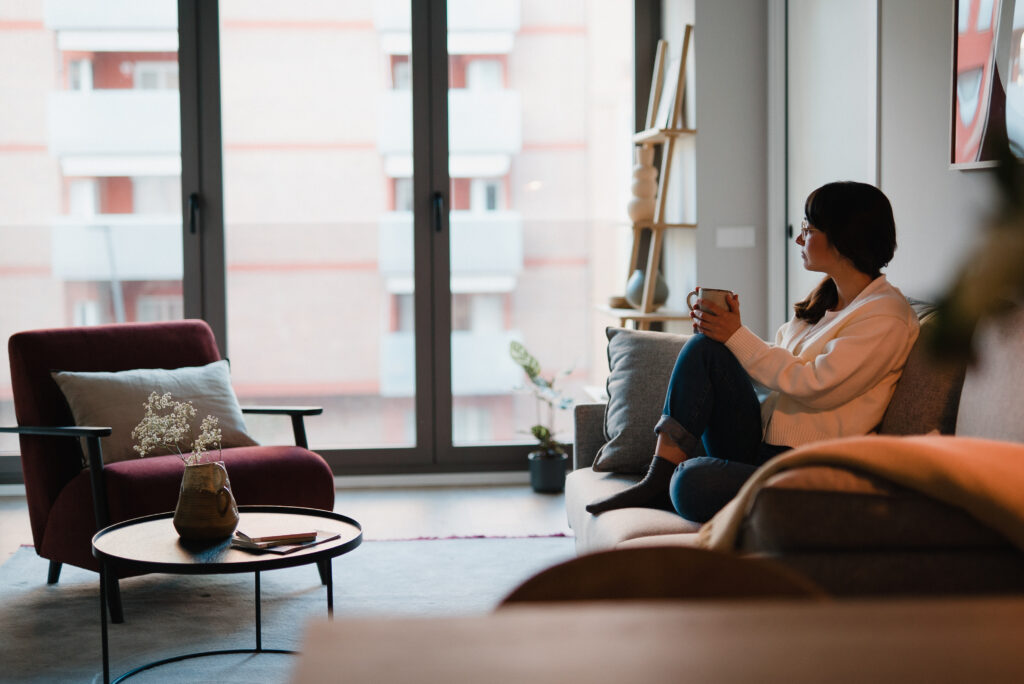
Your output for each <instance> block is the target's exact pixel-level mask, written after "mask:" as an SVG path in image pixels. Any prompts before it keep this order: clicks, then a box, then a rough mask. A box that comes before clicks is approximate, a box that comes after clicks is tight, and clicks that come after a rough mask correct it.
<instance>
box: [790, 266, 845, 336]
mask: <svg viewBox="0 0 1024 684" xmlns="http://www.w3.org/2000/svg"><path fill="white" fill-rule="evenodd" d="M838 303H839V290H837V289H836V283H835V281H834V280H832V278H825V279H824V280H822V281H821V282H820V283H818V287H816V288H814V289H813V290H812V291H811V294H809V295H807V299H805V300H803V301H802V302H797V303H796V304H794V305H793V310H794V311H795V312H796V317H797V318H799V319H800V320H802V321H807V322H808V323H810V324H811V325H814V324H815V323H817V322H818V321H820V320H821V318H822V316H824V315H825V312H826V311H828V310H829V309H832V308H833V307H835V306H836V305H837V304H838Z"/></svg>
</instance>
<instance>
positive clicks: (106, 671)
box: [100, 561, 110, 684]
mask: <svg viewBox="0 0 1024 684" xmlns="http://www.w3.org/2000/svg"><path fill="white" fill-rule="evenodd" d="M100 640H101V641H102V642H103V684H110V651H109V650H108V649H109V647H108V646H107V570H106V566H105V565H104V563H103V561H100Z"/></svg>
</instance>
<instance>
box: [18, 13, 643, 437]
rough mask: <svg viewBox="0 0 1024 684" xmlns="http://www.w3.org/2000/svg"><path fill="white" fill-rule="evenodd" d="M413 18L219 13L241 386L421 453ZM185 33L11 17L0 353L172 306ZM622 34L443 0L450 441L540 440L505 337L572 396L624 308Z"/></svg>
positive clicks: (583, 20)
mask: <svg viewBox="0 0 1024 684" xmlns="http://www.w3.org/2000/svg"><path fill="white" fill-rule="evenodd" d="M409 13H410V12H409V3H408V0H405V1H404V2H403V1H401V0H388V1H386V2H370V1H363V2H355V1H352V2H338V3H320V2H298V3H270V4H267V3H252V2H242V1H240V0H235V1H233V2H221V3H220V21H221V27H220V29H221V33H220V49H221V56H220V63H221V93H222V96H221V98H222V101H221V108H222V136H223V145H224V149H223V168H224V175H223V184H224V197H225V231H226V235H225V237H226V245H227V247H226V249H227V301H228V327H229V339H230V341H231V348H230V350H229V355H230V360H231V363H232V377H233V382H234V385H235V388H236V391H237V393H238V394H239V397H240V399H241V400H242V401H243V402H249V403H260V402H263V403H279V402H287V403H315V404H319V405H323V406H324V407H325V414H324V416H323V417H322V418H319V419H317V420H316V421H312V422H311V423H310V425H309V429H310V439H311V444H312V446H313V447H314V448H318V447H319V448H345V447H372V446H403V445H409V444H411V443H412V442H413V441H414V440H415V429H414V428H415V415H414V402H413V396H414V392H415V387H414V384H413V378H414V375H413V371H414V365H413V351H414V344H415V340H414V338H413V325H414V319H413V313H412V311H413V307H412V297H413V291H412V282H413V278H412V276H413V274H412V214H411V211H410V209H411V196H412V187H413V183H414V182H415V179H414V178H413V177H412V157H411V152H412V100H411V89H410V79H411V70H412V69H413V68H415V65H413V64H411V60H410V40H409ZM176 21H177V9H176V5H175V3H174V2H173V1H171V0H161V1H159V2H146V3H133V2H130V1H129V0H120V1H109V2H99V1H98V0H84V1H78V2H76V1H73V0H24V1H21V2H9V1H7V0H5V1H4V2H3V3H0V102H2V103H3V104H2V105H0V175H2V178H3V183H0V336H2V337H3V338H4V339H6V338H7V337H8V336H9V335H10V334H12V333H14V332H16V331H18V330H24V329H30V328H41V327H54V326H64V325H94V324H100V323H108V322H116V321H154V320H168V319H176V318H181V317H182V316H183V314H184V311H183V306H182V285H181V283H182V276H183V273H182V270H183V262H182V250H181V230H182V228H181V221H182V211H181V207H182V199H181V191H180V187H181V185H180V171H181V163H180V132H179V121H178V120H179V102H178V66H177V48H178V45H177V27H176ZM632 31H633V27H632V6H631V4H630V3H620V2H616V1H615V0H577V1H575V2H558V3H550V2H544V1H542V0H535V1H531V0H495V2H488V3H473V2H468V1H465V0H453V1H452V2H450V3H449V42H448V49H449V53H450V57H449V88H450V91H449V119H450V126H449V128H450V132H449V138H450V156H449V172H450V175H451V177H452V184H451V207H450V208H451V214H450V222H449V225H450V227H451V229H450V234H451V282H450V286H451V291H452V301H451V306H452V309H451V320H452V333H451V335H452V337H451V342H452V390H453V395H454V396H453V402H454V404H453V430H454V440H455V443H456V444H457V445H458V444H499V443H512V442H523V441H528V440H527V438H525V437H524V436H523V435H522V434H521V431H522V430H523V429H524V428H525V427H527V426H528V425H530V424H532V423H533V422H535V415H534V414H535V405H534V402H533V399H532V398H531V397H529V396H528V395H526V394H525V393H523V392H522V391H517V390H516V387H517V386H521V385H522V380H523V378H522V374H521V371H520V370H519V368H518V367H517V366H515V365H514V364H513V363H512V362H511V360H510V359H509V356H508V346H509V342H510V341H512V340H519V341H522V342H523V343H524V344H525V345H526V346H527V347H528V348H529V349H530V350H531V351H532V352H533V353H534V354H535V355H536V356H537V357H538V358H539V359H540V360H541V362H542V364H543V365H544V368H545V371H547V372H554V371H558V370H561V369H564V368H570V367H571V368H572V369H573V372H572V374H571V375H570V376H569V377H568V378H566V380H565V385H566V388H567V389H568V390H569V391H570V393H571V394H572V395H573V396H575V397H576V398H577V399H585V398H586V393H585V391H584V390H585V388H587V387H591V386H597V387H600V386H602V385H603V382H604V377H605V375H606V372H607V369H606V362H605V358H604V351H603V348H604V345H603V340H604V336H603V334H602V331H603V328H604V326H605V325H611V324H614V321H613V320H611V319H607V318H605V317H604V316H603V315H602V314H600V313H599V312H597V311H596V309H595V305H598V304H602V303H604V302H605V301H606V300H607V298H608V296H610V295H613V294H620V291H621V286H622V283H624V280H625V275H626V274H625V267H626V263H625V262H626V261H627V260H628V248H629V244H628V241H629V230H628V226H627V224H626V218H625V204H626V201H627V200H628V193H629V180H630V167H631V159H630V154H631V145H630V143H629V136H630V132H631V130H632V128H631V127H632V101H633V100H632V88H633V83H632V40H633V35H632ZM5 365H6V364H4V366H5ZM13 422H14V417H13V410H12V405H11V389H10V379H9V376H8V374H7V369H6V367H4V368H3V370H0V423H3V424H13ZM568 425H569V415H568V413H566V412H563V413H562V414H561V415H559V416H558V426H559V428H560V429H561V430H562V431H563V432H562V436H563V437H564V438H566V439H568V438H569V433H568V432H567V431H566V430H567V428H568ZM250 427H252V428H253V431H254V432H255V433H256V437H257V439H261V440H263V439H267V440H269V439H276V438H282V439H287V436H288V433H287V426H280V430H279V429H278V428H275V427H273V424H271V423H267V424H265V425H264V424H261V423H257V424H253V425H250ZM281 430H283V431H281ZM16 450H17V444H16V441H15V440H7V441H6V442H0V451H5V452H13V451H16Z"/></svg>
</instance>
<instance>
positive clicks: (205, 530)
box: [174, 461, 238, 541]
mask: <svg viewBox="0 0 1024 684" xmlns="http://www.w3.org/2000/svg"><path fill="white" fill-rule="evenodd" d="M236 527H238V506H237V505H236V504H235V497H234V496H233V495H232V494H231V483H230V482H228V471H227V469H226V468H225V467H224V463H223V462H221V461H217V462H214V463H197V464H196V465H187V466H185V474H184V475H183V476H182V478H181V493H180V494H179V495H178V505H177V507H176V508H175V509H174V529H175V530H177V531H178V536H180V537H181V538H182V539H183V540H186V541H219V540H223V539H227V538H228V537H230V536H231V535H232V534H233V533H234V531H235V528H236Z"/></svg>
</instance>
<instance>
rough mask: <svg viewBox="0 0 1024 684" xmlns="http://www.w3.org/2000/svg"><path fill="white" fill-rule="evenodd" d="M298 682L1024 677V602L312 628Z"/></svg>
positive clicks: (739, 608) (506, 612) (553, 612)
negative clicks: (338, 679) (340, 679)
mask: <svg viewBox="0 0 1024 684" xmlns="http://www.w3.org/2000/svg"><path fill="white" fill-rule="evenodd" d="M301 651H302V655H301V656H300V657H299V661H298V663H297V664H296V669H295V670H294V676H293V680H292V681H293V682H296V683H299V684H312V683H314V682H324V681H334V680H335V679H336V678H338V677H341V678H343V680H344V681H345V682H346V683H347V684H363V683H369V682H389V683H403V682H415V683H416V684H431V683H434V682H436V683H441V682H444V683H445V684H454V683H458V682H529V683H530V684H548V683H551V684H554V683H556V682H557V683H562V682H585V683H586V684H595V683H598V682H643V683H644V684H656V683H660V682H666V683H667V682H672V683H673V684H676V683H679V682H737V683H738V682H743V683H747V682H759V683H760V682H787V683H789V682H815V683H817V682H839V683H843V682H850V683H851V684H852V683H856V684H862V683H864V682H872V683H876V682H901V683H904V682H928V683H929V684H931V683H933V682H986V683H991V682H1024V598H1016V597H1014V598H1003V599H1000V598H985V599H942V600H895V599H894V600H884V601H879V600H872V601H835V602H825V603H802V602H801V603H796V602H778V601H765V602H685V603H684V602H679V603H671V602H661V603H619V604H613V603H601V604H597V603H590V604H551V603H548V604H533V605H520V606H516V607H509V608H504V609H501V610H499V611H496V612H495V613H493V614H488V615H483V616H473V617H458V618H435V619H427V618H394V619H384V618H367V619H337V620H335V621H333V622H329V621H326V620H319V621H315V622H312V623H310V625H309V626H308V628H307V632H306V636H305V639H304V642H303V645H302V648H301Z"/></svg>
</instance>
